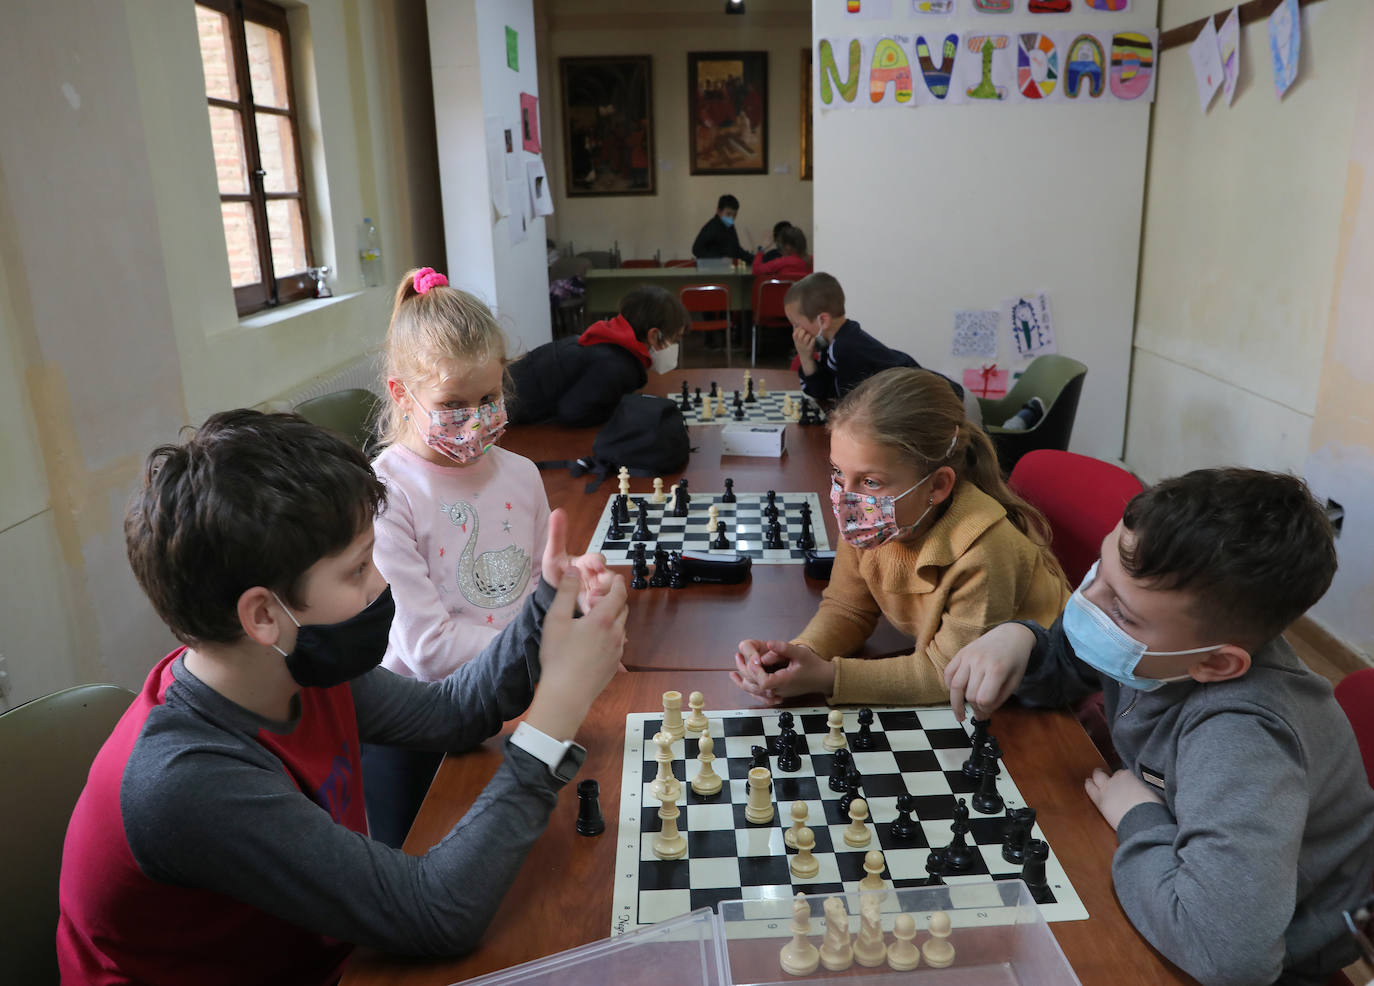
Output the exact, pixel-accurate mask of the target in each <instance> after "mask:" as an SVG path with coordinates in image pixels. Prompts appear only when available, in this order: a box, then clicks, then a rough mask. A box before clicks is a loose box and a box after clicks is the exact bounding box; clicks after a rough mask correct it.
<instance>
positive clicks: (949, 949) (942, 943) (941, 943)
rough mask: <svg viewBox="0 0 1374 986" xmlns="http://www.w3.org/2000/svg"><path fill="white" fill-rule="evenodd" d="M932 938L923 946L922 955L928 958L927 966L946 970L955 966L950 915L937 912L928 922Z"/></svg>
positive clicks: (927, 925)
mask: <svg viewBox="0 0 1374 986" xmlns="http://www.w3.org/2000/svg"><path fill="white" fill-rule="evenodd" d="M926 927H927V928H929V929H930V938H929V940H928V941H926V942H925V943H924V944H923V945H922V946H921V954H922V955H924V956H925V957H926V965H928V966H930V967H931V968H933V969H944V968H946V967H948V966H951V965H953V964H954V946H953V945H951V944H950V941H949V915H948V914H946V913H945V912H944V911H936V912H935V913H934V914H932V915H931V916H930V920H929V921H927V922H926Z"/></svg>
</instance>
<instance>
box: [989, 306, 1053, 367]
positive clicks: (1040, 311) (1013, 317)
mask: <svg viewBox="0 0 1374 986" xmlns="http://www.w3.org/2000/svg"><path fill="white" fill-rule="evenodd" d="M1002 325H1003V327H1004V330H1005V331H1009V332H1010V333H1011V338H1012V341H1013V342H1014V343H1015V344H1016V355H1017V356H1019V357H1021V358H1022V359H1030V358H1031V357H1032V356H1039V355H1040V354H1041V353H1053V352H1058V350H1057V349H1056V348H1055V345H1054V327H1053V325H1052V324H1051V322H1050V299H1049V296H1048V295H1046V294H1045V293H1044V292H1043V291H1042V292H1040V293H1039V294H1032V295H1029V296H1022V297H1018V298H1012V299H1010V300H1008V301H1004V302H1002Z"/></svg>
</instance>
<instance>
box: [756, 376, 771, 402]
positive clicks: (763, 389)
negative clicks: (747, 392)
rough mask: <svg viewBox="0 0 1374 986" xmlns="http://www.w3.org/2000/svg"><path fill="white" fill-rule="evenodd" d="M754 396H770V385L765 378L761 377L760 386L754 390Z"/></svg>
mask: <svg viewBox="0 0 1374 986" xmlns="http://www.w3.org/2000/svg"><path fill="white" fill-rule="evenodd" d="M754 396H755V397H767V396H768V383H767V381H765V380H764V379H763V377H759V385H758V386H757V387H755V388H754Z"/></svg>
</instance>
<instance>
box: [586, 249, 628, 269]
mask: <svg viewBox="0 0 1374 986" xmlns="http://www.w3.org/2000/svg"><path fill="white" fill-rule="evenodd" d="M578 256H579V257H582V258H583V259H585V260H590V261H591V264H592V266H593V267H601V268H606V269H610V268H614V267H619V266H620V264H619V263H618V262H617V260H616V256H615V251H613V250H584V251H583V252H581V253H579V254H578Z"/></svg>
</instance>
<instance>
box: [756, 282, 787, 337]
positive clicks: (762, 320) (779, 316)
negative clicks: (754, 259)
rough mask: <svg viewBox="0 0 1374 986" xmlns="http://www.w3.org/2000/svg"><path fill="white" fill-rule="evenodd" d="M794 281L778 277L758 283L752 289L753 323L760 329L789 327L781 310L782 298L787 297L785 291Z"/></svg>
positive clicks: (785, 315)
mask: <svg viewBox="0 0 1374 986" xmlns="http://www.w3.org/2000/svg"><path fill="white" fill-rule="evenodd" d="M795 283H797V282H796V281H788V280H783V279H782V278H778V277H770V278H769V279H768V280H766V281H760V282H759V283H758V286H757V287H755V288H754V322H755V324H757V325H759V326H762V327H776V326H779V325H789V324H790V323H789V322H788V321H787V313H786V312H785V311H784V310H783V303H782V301H783V298H785V297H787V289H788V288H790V287H791V286H792V285H793V284H795Z"/></svg>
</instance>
